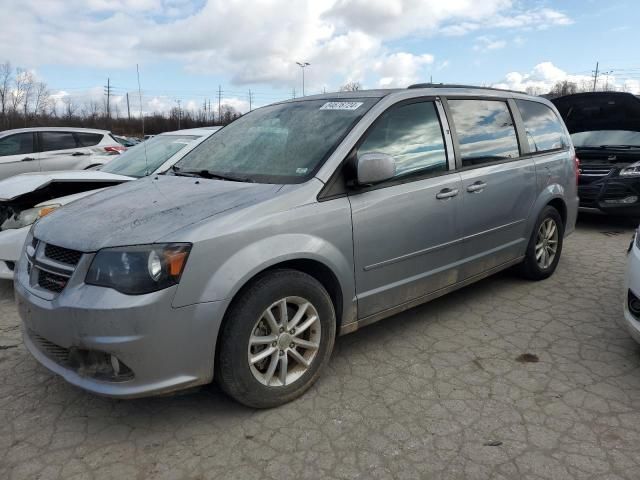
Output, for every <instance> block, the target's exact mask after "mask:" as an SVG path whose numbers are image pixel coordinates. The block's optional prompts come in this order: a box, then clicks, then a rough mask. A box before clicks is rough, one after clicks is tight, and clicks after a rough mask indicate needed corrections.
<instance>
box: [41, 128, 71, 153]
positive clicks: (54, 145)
mask: <svg viewBox="0 0 640 480" xmlns="http://www.w3.org/2000/svg"><path fill="white" fill-rule="evenodd" d="M40 141H41V144H42V151H43V152H49V151H51V150H69V149H72V148H76V147H77V145H76V139H75V138H74V137H73V133H71V132H41V133H40Z"/></svg>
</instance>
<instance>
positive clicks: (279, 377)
mask: <svg viewBox="0 0 640 480" xmlns="http://www.w3.org/2000/svg"><path fill="white" fill-rule="evenodd" d="M321 333H322V332H321V326H320V317H319V315H318V311H317V310H316V308H315V307H314V306H313V304H312V303H311V302H309V301H308V300H306V299H304V298H301V297H285V298H282V299H280V300H278V301H277V302H274V303H273V304H271V306H269V307H268V308H267V309H266V310H265V311H264V312H263V313H262V315H261V316H260V318H259V319H258V320H257V321H256V323H255V325H254V327H253V329H252V330H251V337H250V338H249V347H248V355H247V359H248V362H249V367H250V369H251V373H252V374H253V376H254V378H255V379H256V380H258V381H259V382H260V383H262V384H263V385H266V386H268V387H282V386H287V385H291V384H292V383H293V382H295V381H296V380H298V379H299V378H300V377H301V376H302V375H304V373H305V372H306V371H307V370H309V368H310V367H311V364H312V363H313V361H314V359H315V358H316V355H317V353H318V349H319V348H320V336H321Z"/></svg>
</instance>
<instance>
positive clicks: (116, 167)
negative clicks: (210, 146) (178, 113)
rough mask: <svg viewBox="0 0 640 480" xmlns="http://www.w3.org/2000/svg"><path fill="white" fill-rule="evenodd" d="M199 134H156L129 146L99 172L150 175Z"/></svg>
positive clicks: (138, 176) (139, 176)
mask: <svg viewBox="0 0 640 480" xmlns="http://www.w3.org/2000/svg"><path fill="white" fill-rule="evenodd" d="M197 138H200V136H199V135H156V136H155V137H153V138H150V139H149V140H145V141H144V142H142V143H139V144H138V145H136V146H134V147H131V148H129V149H128V150H127V151H126V152H124V153H123V154H122V155H120V156H118V158H116V159H115V160H112V161H111V162H109V163H107V164H106V165H105V166H104V167H102V168H100V171H101V172H107V173H115V174H118V175H127V176H129V177H135V178H141V177H145V176H147V175H151V174H152V173H153V172H154V171H155V170H156V169H157V168H159V167H160V166H161V165H162V164H163V163H164V162H166V161H167V160H169V159H170V158H171V157H172V156H174V155H175V154H176V153H178V152H179V151H180V150H182V149H183V148H185V147H187V146H188V145H189V144H191V142H193V141H194V140H195V139H197Z"/></svg>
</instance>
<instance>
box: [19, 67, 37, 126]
mask: <svg viewBox="0 0 640 480" xmlns="http://www.w3.org/2000/svg"><path fill="white" fill-rule="evenodd" d="M23 76H24V79H23V87H22V90H23V92H24V94H23V96H22V112H23V116H24V125H25V127H26V126H27V125H28V123H29V104H30V103H31V96H32V94H33V90H34V88H35V79H34V78H33V74H32V73H31V72H28V71H25V72H24V74H23Z"/></svg>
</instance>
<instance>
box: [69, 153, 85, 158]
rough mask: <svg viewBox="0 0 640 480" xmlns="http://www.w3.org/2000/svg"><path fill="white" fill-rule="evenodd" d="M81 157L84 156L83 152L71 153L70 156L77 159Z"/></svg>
mask: <svg viewBox="0 0 640 480" xmlns="http://www.w3.org/2000/svg"><path fill="white" fill-rule="evenodd" d="M81 155H86V153H84V152H73V153H72V154H71V156H72V157H79V156H81Z"/></svg>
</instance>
